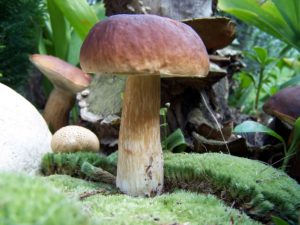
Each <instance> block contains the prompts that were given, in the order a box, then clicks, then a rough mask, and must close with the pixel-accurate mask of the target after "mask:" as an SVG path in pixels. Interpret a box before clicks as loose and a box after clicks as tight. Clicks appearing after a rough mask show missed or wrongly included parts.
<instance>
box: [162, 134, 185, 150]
mask: <svg viewBox="0 0 300 225" xmlns="http://www.w3.org/2000/svg"><path fill="white" fill-rule="evenodd" d="M165 146H166V148H167V150H170V151H172V152H183V151H184V150H185V149H186V147H187V145H186V142H185V139H184V136H183V133H182V131H181V130H180V129H176V130H175V131H174V132H173V133H172V134H170V135H169V136H168V137H167V138H166V140H165Z"/></svg>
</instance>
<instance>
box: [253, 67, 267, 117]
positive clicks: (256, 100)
mask: <svg viewBox="0 0 300 225" xmlns="http://www.w3.org/2000/svg"><path fill="white" fill-rule="evenodd" d="M264 70H265V68H264V67H263V66H262V67H260V70H259V79H258V86H257V90H256V98H255V110H256V112H257V111H258V102H259V95H260V91H261V87H262V84H263V77H264Z"/></svg>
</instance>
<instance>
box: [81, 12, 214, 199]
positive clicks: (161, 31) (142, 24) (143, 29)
mask: <svg viewBox="0 0 300 225" xmlns="http://www.w3.org/2000/svg"><path fill="white" fill-rule="evenodd" d="M80 64H81V67H82V68H83V70H84V71H86V72H90V73H98V74H115V75H126V76H128V78H127V81H126V88H125V93H124V101H123V111H122V118H121V127H120V135H119V153H118V169H117V186H118V187H119V188H120V190H121V191H123V192H124V193H126V194H129V195H132V196H154V195H156V194H159V193H161V191H162V188H163V155H162V149H161V142H160V120H159V119H160V118H159V109H160V76H164V77H186V76H188V77H203V76H206V75H207V73H208V70H209V59H208V55H207V52H206V49H205V47H204V45H203V42H202V40H201V39H200V37H199V36H198V35H197V34H196V33H195V31H194V30H193V29H192V28H190V27H189V26H187V25H185V24H183V23H181V22H177V21H175V20H172V19H169V18H164V17H159V16H155V15H116V16H111V17H109V18H107V19H105V20H103V21H101V22H99V23H98V24H96V25H95V26H94V27H93V29H92V30H91V31H90V33H89V35H88V37H87V38H86V40H85V41H84V43H83V46H82V48H81V52H80Z"/></svg>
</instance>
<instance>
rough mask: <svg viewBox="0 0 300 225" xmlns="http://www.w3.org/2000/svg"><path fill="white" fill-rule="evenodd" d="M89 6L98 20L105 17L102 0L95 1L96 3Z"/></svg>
mask: <svg viewBox="0 0 300 225" xmlns="http://www.w3.org/2000/svg"><path fill="white" fill-rule="evenodd" d="M91 7H92V8H93V9H94V11H95V13H96V15H97V17H98V19H99V20H102V19H104V18H105V17H106V16H105V7H104V3H103V2H97V3H96V4H94V5H92V6H91Z"/></svg>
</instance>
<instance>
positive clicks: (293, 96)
mask: <svg viewBox="0 0 300 225" xmlns="http://www.w3.org/2000/svg"><path fill="white" fill-rule="evenodd" d="M263 110H264V111H265V112H266V113H267V114H269V115H272V116H275V117H277V118H278V119H280V120H282V121H284V122H286V123H288V124H290V125H293V124H294V123H295V120H296V119H297V118H298V117H299V116H300V86H295V87H288V88H285V89H282V90H281V91H279V92H277V93H276V94H275V95H273V96H272V97H271V98H269V99H268V101H266V103H265V104H264V105H263Z"/></svg>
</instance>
